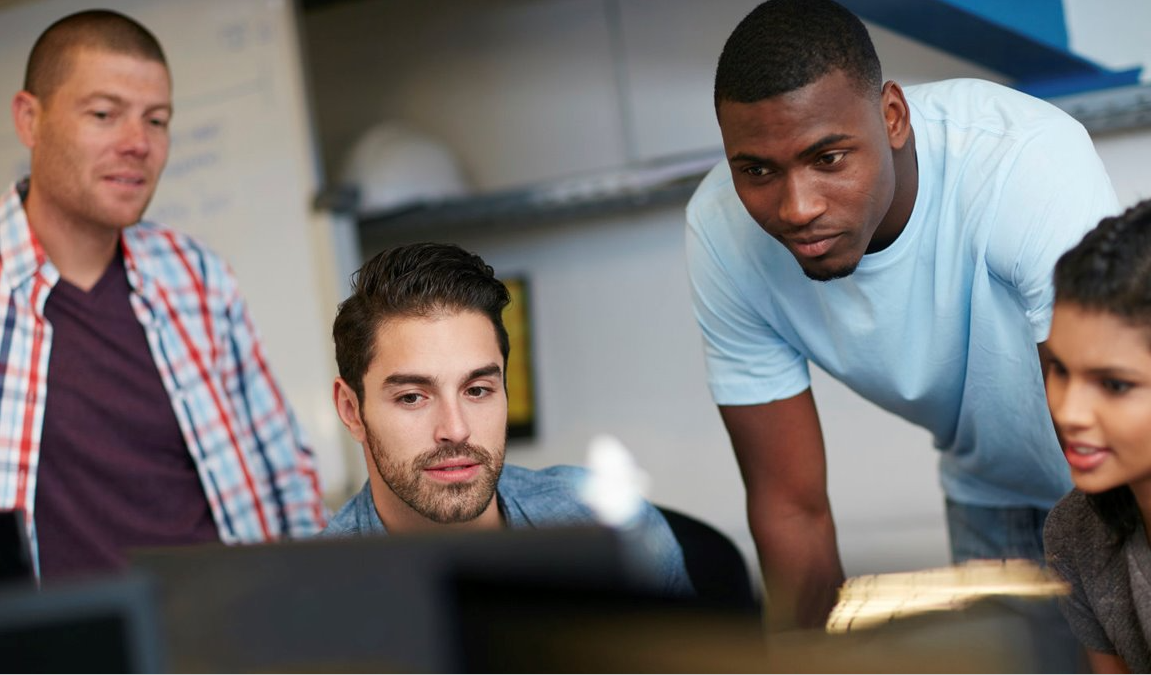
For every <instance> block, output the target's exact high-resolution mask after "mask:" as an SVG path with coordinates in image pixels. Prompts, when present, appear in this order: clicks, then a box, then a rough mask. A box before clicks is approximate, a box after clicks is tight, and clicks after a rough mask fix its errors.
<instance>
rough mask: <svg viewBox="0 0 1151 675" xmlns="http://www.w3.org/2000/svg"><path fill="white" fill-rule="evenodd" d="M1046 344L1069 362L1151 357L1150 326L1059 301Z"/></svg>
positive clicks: (1053, 313)
mask: <svg viewBox="0 0 1151 675" xmlns="http://www.w3.org/2000/svg"><path fill="white" fill-rule="evenodd" d="M1047 346H1048V348H1050V349H1051V351H1052V352H1053V353H1054V354H1055V355H1056V356H1058V357H1059V358H1060V359H1062V360H1064V361H1068V362H1072V361H1084V362H1086V361H1123V360H1126V359H1129V358H1131V357H1132V356H1146V357H1148V358H1151V328H1148V327H1147V326H1144V325H1140V324H1136V323H1132V322H1131V321H1129V320H1127V319H1125V318H1123V317H1121V316H1117V315H1115V314H1113V313H1111V312H1108V311H1105V310H1098V309H1087V308H1084V307H1081V306H1079V305H1076V304H1074V303H1069V302H1057V303H1055V309H1054V310H1053V312H1052V315H1051V334H1050V335H1049V336H1048V338H1047Z"/></svg>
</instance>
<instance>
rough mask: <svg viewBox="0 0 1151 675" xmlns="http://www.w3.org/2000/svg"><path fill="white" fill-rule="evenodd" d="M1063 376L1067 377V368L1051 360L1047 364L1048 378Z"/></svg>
mask: <svg viewBox="0 0 1151 675" xmlns="http://www.w3.org/2000/svg"><path fill="white" fill-rule="evenodd" d="M1065 375H1067V368H1065V367H1064V366H1063V363H1062V362H1060V361H1057V360H1055V359H1052V360H1051V362H1050V363H1048V364H1047V376H1048V377H1064V376H1065Z"/></svg>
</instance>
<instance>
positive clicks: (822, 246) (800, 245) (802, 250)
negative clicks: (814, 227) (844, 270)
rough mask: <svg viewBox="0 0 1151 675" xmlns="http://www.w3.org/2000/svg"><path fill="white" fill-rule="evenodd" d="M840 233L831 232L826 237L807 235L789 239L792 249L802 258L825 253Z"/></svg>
mask: <svg viewBox="0 0 1151 675" xmlns="http://www.w3.org/2000/svg"><path fill="white" fill-rule="evenodd" d="M839 237H840V235H838V234H833V235H829V236H826V237H807V238H804V239H790V240H789V242H790V243H791V248H792V250H793V251H794V252H795V253H796V255H799V256H801V257H804V258H818V257H820V256H822V255H826V254H827V252H828V251H830V250H831V247H832V246H834V245H835V242H836V241H837V240H838V239H839Z"/></svg>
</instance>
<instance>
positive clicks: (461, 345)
mask: <svg viewBox="0 0 1151 675" xmlns="http://www.w3.org/2000/svg"><path fill="white" fill-rule="evenodd" d="M491 363H495V364H498V365H500V366H501V367H502V365H503V356H502V355H501V354H500V348H499V342H498V341H497V339H496V329H495V327H494V326H493V325H492V322H491V320H490V319H488V317H486V316H484V315H483V314H481V313H479V312H471V311H465V312H455V313H449V314H443V313H441V314H436V315H433V316H429V317H397V318H393V319H389V320H386V321H384V322H383V323H381V324H380V326H379V327H378V328H377V329H376V342H375V355H374V356H373V358H372V363H371V364H370V365H369V366H368V372H367V373H366V374H365V379H372V378H381V379H382V378H385V377H387V376H388V375H390V374H392V373H399V372H402V373H406V374H414V375H427V376H431V377H436V378H446V379H448V380H453V381H454V380H455V379H456V378H458V377H459V376H462V375H464V374H466V373H469V372H471V371H472V370H475V369H476V368H480V367H483V366H486V365H488V364H491Z"/></svg>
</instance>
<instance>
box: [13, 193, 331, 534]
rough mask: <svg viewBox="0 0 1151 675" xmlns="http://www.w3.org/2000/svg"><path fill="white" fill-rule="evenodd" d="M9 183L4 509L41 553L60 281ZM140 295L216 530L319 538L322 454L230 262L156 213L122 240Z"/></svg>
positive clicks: (139, 307)
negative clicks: (40, 479) (21, 515)
mask: <svg viewBox="0 0 1151 675" xmlns="http://www.w3.org/2000/svg"><path fill="white" fill-rule="evenodd" d="M26 189H27V188H26V184H23V185H19V186H17V185H13V186H12V187H11V188H10V189H9V191H8V192H7V194H6V195H5V196H4V199H3V202H2V203H0V509H12V508H19V509H23V510H24V512H25V513H26V514H27V519H28V525H29V534H30V537H31V540H32V544H33V551H35V550H36V544H35V542H36V530H35V511H34V506H35V503H36V500H35V495H36V467H37V465H38V463H39V459H40V438H41V433H42V429H43V424H44V401H45V398H46V397H47V395H48V378H47V373H48V356H49V353H50V352H51V349H52V326H51V325H50V324H49V323H48V322H47V320H46V319H45V318H44V304H45V301H46V300H47V298H48V294H49V293H50V292H51V290H52V287H53V286H54V285H55V284H56V282H57V281H58V280H59V278H60V274H59V272H58V271H57V270H56V267H55V266H54V265H53V264H52V262H51V261H50V260H48V259H47V257H46V256H45V254H44V251H43V249H42V248H41V246H40V243H39V242H38V241H37V240H36V237H35V235H33V233H32V230H31V228H30V227H29V226H28V219H27V217H26V215H25V212H24V207H23V204H22V201H21V197H20V194H21V192H25V191H26ZM120 244H121V247H122V250H123V253H124V265H125V267H126V269H127V275H128V283H129V284H130V285H131V287H132V295H131V303H132V308H133V309H134V310H135V313H136V317H137V318H138V319H139V321H140V324H141V325H142V326H143V327H144V331H145V333H146V335H147V338H148V344H149V345H150V346H151V351H152V357H153V359H154V360H155V362H156V368H157V369H158V370H159V372H160V378H161V380H163V382H164V387H165V389H167V391H168V395H169V398H170V399H171V402H172V408H173V410H174V411H175V413H176V419H177V420H178V421H179V424H180V429H181V431H182V432H183V435H184V440H185V442H186V443H187V446H188V452H189V453H190V454H191V456H192V459H193V460H194V461H195V464H196V468H197V471H198V473H199V476H200V482H201V484H202V485H203V487H204V493H205V494H206V495H207V498H208V503H209V504H210V505H211V508H212V514H213V516H214V518H215V521H216V526H217V528H218V529H219V532H220V539H221V540H222V541H224V542H225V543H254V542H263V541H271V540H276V539H280V538H285V537H298V536H306V535H310V534H315V533H317V532H319V531H320V530H321V529H323V527H324V524H325V518H326V512H325V509H324V506H323V502H322V500H321V491H320V485H319V478H318V475H317V473H316V466H315V460H314V457H313V455H312V451H311V449H310V448H308V447H307V445H306V443H305V442H304V439H303V434H302V431H301V429H300V428H299V425H298V423H297V422H296V420H295V417H294V416H293V414H292V412H291V410H290V408H289V407H288V403H287V401H286V400H285V398H284V395H283V392H282V391H281V390H280V388H279V386H278V385H277V383H276V381H275V379H274V378H273V377H272V374H271V372H270V371H269V369H268V364H267V362H266V361H265V357H264V352H263V347H262V346H261V344H260V341H259V337H258V335H257V333H256V330H255V327H254V326H253V324H252V322H251V318H250V317H249V315H248V311H247V306H246V304H245V303H244V300H243V298H242V297H241V296H240V292H239V289H238V287H237V284H236V280H235V278H234V276H233V275H232V273H231V271H230V270H229V269H228V267H227V265H226V264H225V263H224V262H223V261H222V260H221V259H220V258H219V257H217V256H216V255H214V254H213V253H212V252H211V251H208V250H207V249H205V248H204V247H203V246H201V245H200V244H199V243H198V242H196V241H195V240H193V239H191V238H190V237H187V236H185V235H181V234H178V233H176V232H173V231H171V230H168V229H165V228H163V227H159V226H157V225H154V224H151V223H147V222H144V223H139V224H137V225H134V226H132V227H129V228H127V229H125V230H124V231H123V233H122V235H121V237H120Z"/></svg>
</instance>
